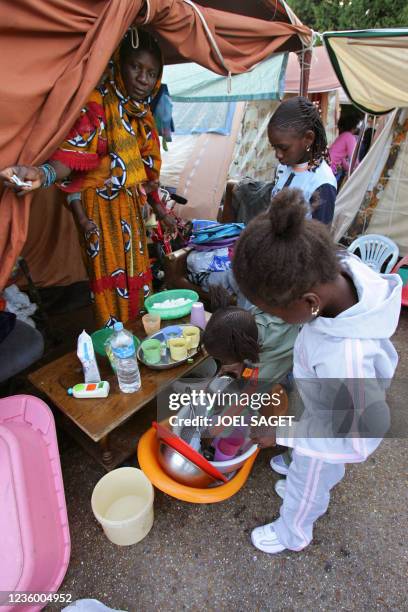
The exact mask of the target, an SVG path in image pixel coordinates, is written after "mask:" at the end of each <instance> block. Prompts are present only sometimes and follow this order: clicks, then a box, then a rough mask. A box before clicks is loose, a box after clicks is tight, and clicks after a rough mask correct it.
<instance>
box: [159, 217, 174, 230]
mask: <svg viewBox="0 0 408 612" xmlns="http://www.w3.org/2000/svg"><path fill="white" fill-rule="evenodd" d="M159 221H160V223H161V224H162V226H163V229H164V230H166V231H167V232H169V233H170V234H173V233H174V232H175V231H176V228H177V221H176V219H175V218H174V217H173V215H169V214H166V215H163V216H162V217H161V218H160V219H159Z"/></svg>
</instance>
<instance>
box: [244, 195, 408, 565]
mask: <svg viewBox="0 0 408 612" xmlns="http://www.w3.org/2000/svg"><path fill="white" fill-rule="evenodd" d="M306 206H307V204H306V202H305V200H304V198H303V196H302V193H301V192H300V191H299V190H294V189H284V190H282V191H281V192H280V193H279V194H278V195H277V196H275V198H274V200H272V203H271V206H270V207H269V209H268V210H267V211H266V212H264V213H262V214H260V215H258V216H257V217H256V218H255V219H253V220H252V221H251V223H249V225H248V226H247V227H246V229H245V230H244V231H243V233H242V234H241V236H240V238H239V241H238V243H237V246H236V248H235V253H234V259H233V271H234V275H235V278H236V281H237V283H238V285H239V287H240V289H241V291H242V292H243V293H244V295H245V296H246V297H247V298H248V299H249V300H250V301H251V302H252V303H253V304H255V305H256V306H258V308H261V309H262V310H263V311H264V312H267V313H269V314H270V315H273V316H276V317H280V318H281V319H283V320H284V321H286V322H287V323H291V324H298V325H302V330H301V331H300V333H299V335H298V337H297V339H296V343H295V346H294V351H293V355H294V366H293V376H294V379H295V381H296V386H297V389H298V391H299V393H300V396H301V397H302V399H303V407H304V412H303V415H302V417H301V418H300V419H298V421H297V422H296V423H295V425H294V427H278V428H270V431H269V432H268V435H267V436H266V435H265V436H263V437H262V438H260V437H259V434H258V444H259V445H260V446H261V447H268V446H275V445H276V443H278V444H280V445H284V446H287V447H290V448H292V449H293V452H292V461H291V463H290V465H289V467H286V468H285V466H284V464H283V463H279V465H277V463H276V459H277V458H276V457H273V459H272V461H271V467H272V469H274V470H275V471H277V472H279V473H280V474H282V475H286V476H287V478H286V481H284V480H278V481H277V483H276V485H275V490H276V492H277V493H278V495H280V496H281V497H282V498H283V504H282V506H281V508H280V516H279V518H278V519H277V520H276V521H274V522H273V523H270V524H268V525H264V526H262V527H257V528H256V529H254V531H253V532H252V543H253V544H254V546H256V547H257V548H258V549H260V550H262V551H264V552H267V553H278V552H281V551H282V550H284V549H285V548H288V549H290V550H301V549H303V548H305V547H306V546H307V545H308V544H309V543H310V542H311V540H312V537H313V526H314V523H315V521H316V520H317V519H318V518H319V517H320V516H322V515H323V514H324V513H325V512H326V510H327V508H328V505H329V501H330V490H331V489H332V488H333V487H334V486H335V485H336V484H337V483H338V482H339V481H340V480H341V479H342V478H343V476H344V472H345V464H347V463H359V462H362V461H365V460H366V459H367V457H368V456H369V455H370V454H371V453H372V452H374V450H375V449H376V448H377V447H378V446H379V444H380V442H381V438H382V436H383V435H384V434H385V432H386V431H387V429H388V427H389V420H388V419H389V416H388V408H387V405H386V401H385V390H386V388H387V386H389V384H390V382H391V379H392V377H393V375H394V372H395V369H396V366H397V363H398V355H397V352H396V350H395V348H394V347H393V345H392V343H391V341H390V337H391V336H392V335H393V334H394V332H395V330H396V327H397V325H398V319H399V313H400V309H401V279H400V278H399V276H398V275H397V274H388V275H387V274H384V275H382V274H378V273H377V272H374V271H373V270H371V269H370V268H369V267H368V266H366V265H365V264H364V263H363V262H362V261H361V260H360V259H358V258H357V257H355V256H354V255H350V254H349V253H347V251H338V249H337V247H336V245H335V244H334V242H333V241H332V239H331V237H330V235H329V233H328V231H327V229H326V228H325V227H324V225H323V224H322V223H319V222H317V221H314V220H312V219H307V218H305V213H306ZM277 468H278V469H277Z"/></svg>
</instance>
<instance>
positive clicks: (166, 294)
mask: <svg viewBox="0 0 408 612" xmlns="http://www.w3.org/2000/svg"><path fill="white" fill-rule="evenodd" d="M177 298H186V299H187V300H191V302H190V303H189V304H185V305H184V306H177V307H175V308H155V307H154V306H153V304H156V303H157V302H165V301H166V300H176V299H177ZM198 300H199V295H198V293H196V292H195V291H191V290H190V289H170V290H169V291H161V292H160V293H155V294H153V295H150V296H149V297H148V298H147V299H146V300H145V303H144V305H145V308H146V310H147V312H148V313H150V314H155V315H159V316H160V317H161V318H162V319H164V320H166V321H167V320H169V319H180V318H181V317H186V316H187V315H189V314H190V312H191V309H192V307H193V304H194V302H198Z"/></svg>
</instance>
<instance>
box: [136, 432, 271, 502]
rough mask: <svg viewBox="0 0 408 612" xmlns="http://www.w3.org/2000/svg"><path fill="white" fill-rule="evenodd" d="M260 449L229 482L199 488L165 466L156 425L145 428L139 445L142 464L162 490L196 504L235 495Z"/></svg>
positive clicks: (144, 470)
mask: <svg viewBox="0 0 408 612" xmlns="http://www.w3.org/2000/svg"><path fill="white" fill-rule="evenodd" d="M258 453H259V450H257V451H256V452H255V453H254V454H253V455H251V457H249V459H247V460H246V462H245V463H244V465H243V466H242V468H241V469H240V470H239V471H238V472H237V473H236V475H235V476H234V477H233V478H231V480H229V481H228V482H227V483H226V484H223V485H220V486H219V487H214V488H211V489H196V488H194V487H187V486H186V485H183V484H180V483H179V482H176V481H175V480H173V479H172V478H171V477H170V476H168V474H166V472H165V471H164V470H163V468H162V467H161V465H160V463H159V460H158V457H157V454H158V443H157V436H156V430H155V429H153V428H151V429H149V430H148V431H146V433H144V434H143V436H142V437H141V438H140V440H139V444H138V447H137V458H138V461H139V465H140V467H141V469H142V470H143V472H144V473H145V474H146V476H147V477H148V479H149V480H150V482H151V483H152V484H153V485H154V486H155V487H157V488H158V489H160V491H163V493H167V495H170V496H171V497H175V498H176V499H180V500H182V501H186V502H191V503H193V504H214V503H216V502H221V501H224V500H225V499H228V498H229V497H232V496H233V495H235V493H237V492H238V491H239V490H240V489H241V487H243V486H244V484H245V483H246V481H247V479H248V476H249V474H250V472H251V469H252V466H253V464H254V462H255V459H256V457H257V456H258Z"/></svg>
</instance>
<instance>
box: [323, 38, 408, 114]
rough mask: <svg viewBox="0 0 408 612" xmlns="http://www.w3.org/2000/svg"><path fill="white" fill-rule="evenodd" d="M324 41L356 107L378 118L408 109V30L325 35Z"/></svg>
mask: <svg viewBox="0 0 408 612" xmlns="http://www.w3.org/2000/svg"><path fill="white" fill-rule="evenodd" d="M323 41H324V44H325V46H326V48H327V51H328V54H329V57H330V60H331V62H332V64H333V68H334V70H335V72H336V74H337V77H338V79H339V81H340V83H341V84H342V86H343V88H344V90H345V92H346V93H347V95H348V97H349V98H350V99H351V100H352V102H353V104H355V105H356V106H358V107H359V108H360V109H361V110H363V111H364V112H366V113H371V114H375V115H379V114H382V113H389V112H390V111H391V110H393V109H394V108H396V107H398V108H400V107H406V106H408V88H407V85H406V79H405V78H404V75H405V73H406V67H407V62H408V28H393V29H387V30H385V29H384V30H380V29H378V30H357V31H346V32H326V33H325V34H323Z"/></svg>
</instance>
